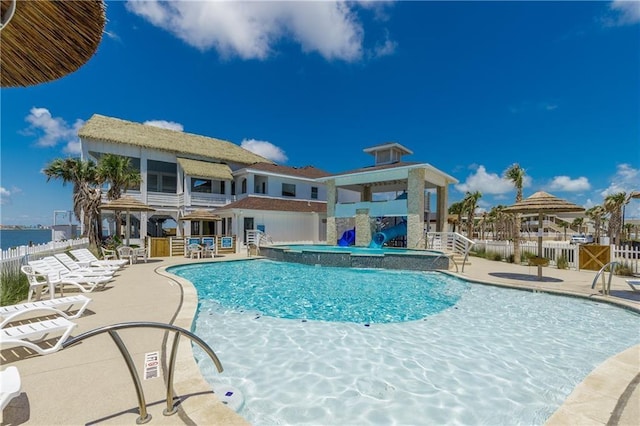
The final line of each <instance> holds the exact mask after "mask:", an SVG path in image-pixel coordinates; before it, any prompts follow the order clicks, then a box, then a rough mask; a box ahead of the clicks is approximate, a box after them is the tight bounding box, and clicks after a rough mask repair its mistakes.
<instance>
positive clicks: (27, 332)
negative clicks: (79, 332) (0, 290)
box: [0, 317, 77, 355]
mask: <svg viewBox="0 0 640 426" xmlns="http://www.w3.org/2000/svg"><path fill="white" fill-rule="evenodd" d="M76 326H77V324H75V323H73V322H71V321H69V320H68V319H66V318H62V317H58V318H55V319H51V320H44V321H37V322H31V323H28V324H23V325H17V326H14V327H5V328H2V329H0V347H1V348H2V349H8V348H14V347H21V346H23V347H26V348H29V349H31V350H33V351H35V352H37V353H39V354H40V355H47V354H50V353H54V352H57V351H58V350H59V349H60V347H61V346H62V343H64V341H65V340H67V338H68V337H69V336H70V335H71V332H72V331H73V329H74V328H75V327H76ZM59 334H62V335H61V336H60V338H59V339H57V340H56V343H55V344H54V345H53V346H50V347H48V348H43V347H41V346H40V345H39V343H42V342H43V341H45V340H47V339H48V338H51V337H54V336H56V335H59Z"/></svg>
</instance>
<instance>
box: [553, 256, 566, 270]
mask: <svg viewBox="0 0 640 426" xmlns="http://www.w3.org/2000/svg"><path fill="white" fill-rule="evenodd" d="M556 266H557V267H558V269H569V260H568V259H567V256H565V255H564V254H561V255H560V256H559V257H558V258H557V259H556Z"/></svg>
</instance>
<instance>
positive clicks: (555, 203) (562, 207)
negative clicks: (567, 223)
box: [503, 191, 584, 213]
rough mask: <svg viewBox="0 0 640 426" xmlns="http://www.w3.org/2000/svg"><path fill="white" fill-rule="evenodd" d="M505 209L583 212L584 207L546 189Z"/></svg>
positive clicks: (510, 211)
mask: <svg viewBox="0 0 640 426" xmlns="http://www.w3.org/2000/svg"><path fill="white" fill-rule="evenodd" d="M503 211H505V212H508V213H540V212H548V213H561V212H583V211H584V207H580V206H579V205H577V204H573V203H571V202H569V201H566V200H563V199H561V198H558V197H555V196H553V195H551V194H548V193H546V192H544V191H539V192H536V193H535V194H533V195H531V196H530V197H529V198H525V199H524V200H522V201H520V202H518V203H515V204H513V205H511V206H509V207H505V208H504V209H503Z"/></svg>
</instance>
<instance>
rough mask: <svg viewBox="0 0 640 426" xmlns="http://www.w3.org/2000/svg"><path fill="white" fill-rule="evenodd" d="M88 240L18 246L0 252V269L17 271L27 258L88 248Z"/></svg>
mask: <svg viewBox="0 0 640 426" xmlns="http://www.w3.org/2000/svg"><path fill="white" fill-rule="evenodd" d="M88 246H89V239H88V238H78V239H75V240H65V241H51V242H48V243H45V244H38V245H33V246H20V247H16V248H10V249H8V250H2V251H0V269H1V270H5V268H15V269H19V268H20V265H22V262H23V260H24V259H25V257H27V256H29V257H30V256H47V255H51V254H54V253H60V252H63V251H66V250H70V249H73V248H78V247H88Z"/></svg>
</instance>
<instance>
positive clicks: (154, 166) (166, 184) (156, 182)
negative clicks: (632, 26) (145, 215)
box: [147, 160, 178, 194]
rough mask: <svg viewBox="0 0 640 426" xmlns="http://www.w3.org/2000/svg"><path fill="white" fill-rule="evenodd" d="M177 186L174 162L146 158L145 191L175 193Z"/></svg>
mask: <svg viewBox="0 0 640 426" xmlns="http://www.w3.org/2000/svg"><path fill="white" fill-rule="evenodd" d="M177 188H178V178H177V175H176V165H175V163H167V162H164V161H155V160H147V191H149V192H164V193H168V194H175V193H176V190H177Z"/></svg>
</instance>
